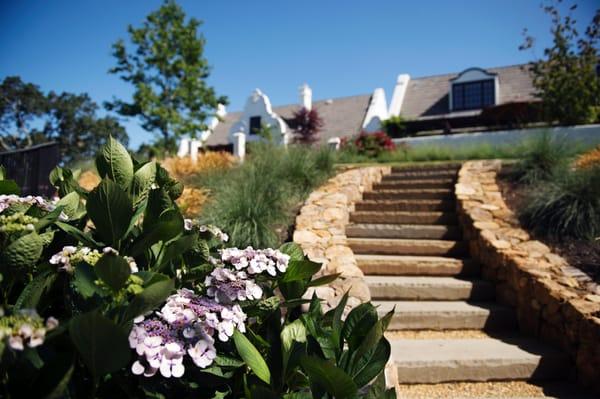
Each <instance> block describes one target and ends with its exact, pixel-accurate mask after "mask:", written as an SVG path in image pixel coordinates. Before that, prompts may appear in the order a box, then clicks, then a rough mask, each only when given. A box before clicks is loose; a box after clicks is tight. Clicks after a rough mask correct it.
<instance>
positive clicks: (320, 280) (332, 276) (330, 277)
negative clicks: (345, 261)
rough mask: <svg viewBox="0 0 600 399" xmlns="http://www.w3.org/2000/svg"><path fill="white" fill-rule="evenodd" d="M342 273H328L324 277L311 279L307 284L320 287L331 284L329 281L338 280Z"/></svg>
mask: <svg viewBox="0 0 600 399" xmlns="http://www.w3.org/2000/svg"><path fill="white" fill-rule="evenodd" d="M341 275H342V273H336V274H328V275H327V276H323V277H319V278H316V279H314V280H311V281H310V283H308V285H307V286H308V287H318V286H320V285H325V284H329V283H331V282H333V281H335V280H337V278H338V277H339V276H341Z"/></svg>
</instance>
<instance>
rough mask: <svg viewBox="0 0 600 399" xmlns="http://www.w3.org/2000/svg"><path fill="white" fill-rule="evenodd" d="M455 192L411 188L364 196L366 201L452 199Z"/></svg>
mask: <svg viewBox="0 0 600 399" xmlns="http://www.w3.org/2000/svg"><path fill="white" fill-rule="evenodd" d="M452 198H454V190H453V189H451V188H416V189H414V188H410V189H408V188H407V189H400V190H382V189H379V190H374V191H369V192H366V193H364V194H363V199H364V200H386V199H388V200H394V199H452Z"/></svg>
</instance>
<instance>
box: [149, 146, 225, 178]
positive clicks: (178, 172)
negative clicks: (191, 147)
mask: <svg viewBox="0 0 600 399" xmlns="http://www.w3.org/2000/svg"><path fill="white" fill-rule="evenodd" d="M234 164H235V158H234V157H233V155H231V154H230V153H228V152H224V151H219V152H215V151H208V152H205V153H201V154H198V159H197V161H196V162H194V161H192V158H190V157H184V158H179V157H172V158H165V159H164V160H162V161H161V166H162V167H163V168H165V169H166V170H167V171H168V172H169V174H170V175H171V176H173V177H174V178H176V179H179V180H181V179H185V178H186V177H189V176H191V175H194V174H197V173H200V172H205V171H208V170H213V169H229V168H231V167H232V166H233V165H234Z"/></svg>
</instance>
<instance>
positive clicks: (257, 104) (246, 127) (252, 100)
mask: <svg viewBox="0 0 600 399" xmlns="http://www.w3.org/2000/svg"><path fill="white" fill-rule="evenodd" d="M254 116H260V121H261V124H264V125H267V126H269V127H270V128H271V134H272V135H273V140H274V142H276V143H279V144H283V145H287V144H288V143H289V141H290V136H291V134H290V132H289V129H288V126H287V125H286V123H285V121H284V120H283V119H282V118H281V117H280V116H279V115H277V114H276V113H275V112H273V108H272V107H271V101H270V100H269V97H267V95H266V94H263V93H262V92H261V91H260V90H259V89H256V90H254V92H253V93H252V95H251V96H250V97H248V100H246V105H245V106H244V112H243V114H242V116H241V118H240V120H239V121H237V122H236V123H235V124H233V126H232V127H231V129H230V130H229V142H230V143H233V142H234V141H235V140H234V135H235V134H236V133H243V134H245V135H246V141H248V142H252V141H258V140H261V137H260V136H258V135H256V134H250V118H251V117H254Z"/></svg>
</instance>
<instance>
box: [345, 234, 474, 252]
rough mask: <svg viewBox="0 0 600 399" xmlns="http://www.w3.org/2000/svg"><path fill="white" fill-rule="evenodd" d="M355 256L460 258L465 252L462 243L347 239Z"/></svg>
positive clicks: (464, 245) (464, 246) (398, 239)
mask: <svg viewBox="0 0 600 399" xmlns="http://www.w3.org/2000/svg"><path fill="white" fill-rule="evenodd" d="M348 245H349V246H350V248H351V249H352V251H354V253H355V254H380V255H432V256H460V255H464V254H465V253H466V252H467V243H466V242H464V241H449V240H413V239H404V238H348Z"/></svg>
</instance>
